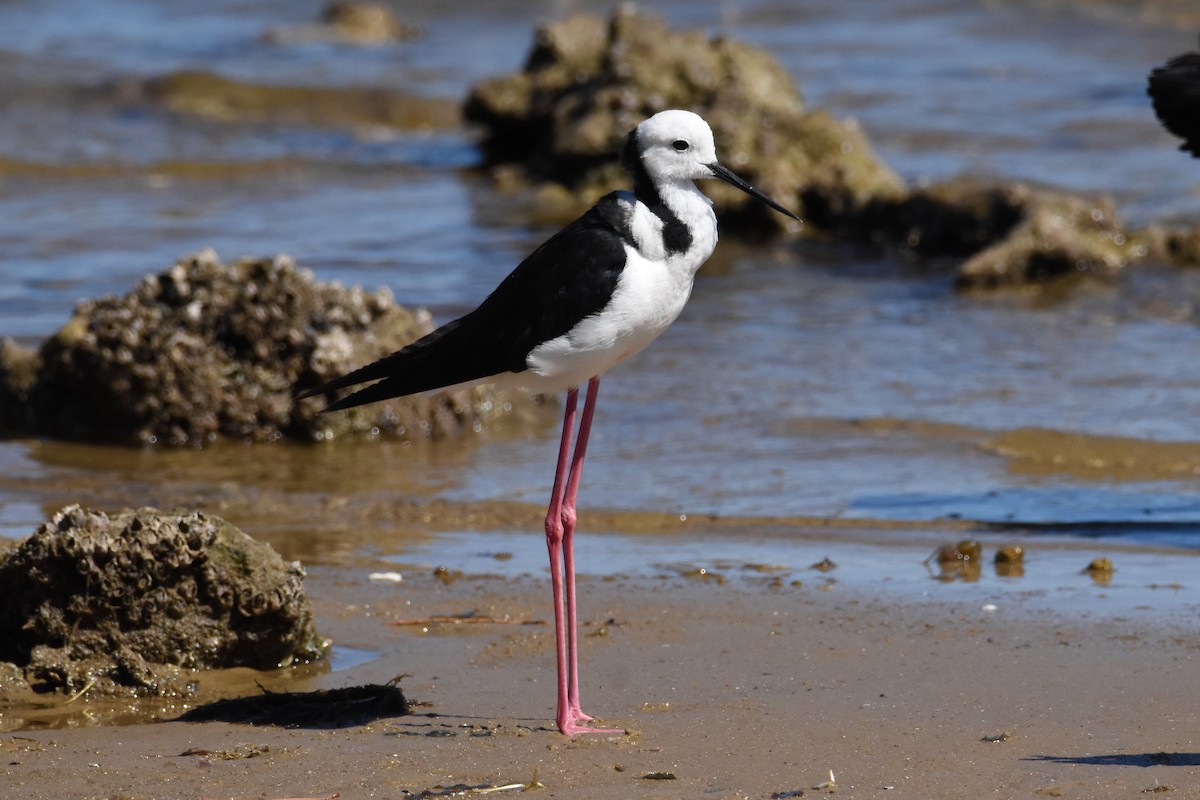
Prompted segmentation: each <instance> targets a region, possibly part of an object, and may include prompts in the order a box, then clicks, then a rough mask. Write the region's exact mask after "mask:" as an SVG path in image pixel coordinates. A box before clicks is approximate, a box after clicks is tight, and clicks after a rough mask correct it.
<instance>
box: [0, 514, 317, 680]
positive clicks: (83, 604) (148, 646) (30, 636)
mask: <svg viewBox="0 0 1200 800" xmlns="http://www.w3.org/2000/svg"><path fill="white" fill-rule="evenodd" d="M303 577H304V570H303V569H302V568H301V567H300V565H299V564H298V563H292V564H288V563H285V562H284V561H283V560H282V559H281V558H280V557H279V556H278V554H276V553H275V551H274V550H272V549H271V548H270V547H269V546H268V545H265V544H262V543H260V542H257V541H255V540H254V539H251V538H250V537H249V536H247V535H246V534H244V533H242V532H241V531H240V530H238V529H237V528H235V527H233V526H232V525H230V524H229V523H227V522H225V521H224V520H221V519H219V518H217V517H211V516H207V515H204V514H200V513H196V512H181V513H174V514H168V513H162V512H159V511H156V510H154V509H140V510H136V511H134V510H126V511H122V512H120V513H118V514H113V515H111V516H110V515H108V514H104V513H102V512H99V511H90V510H86V509H83V508H80V507H79V506H71V507H68V508H65V509H63V510H62V511H60V512H58V513H57V514H55V515H54V516H53V517H52V518H51V519H50V520H49V521H48V522H46V523H45V524H43V525H42V526H41V527H39V528H38V529H37V531H36V532H34V534H33V535H32V536H31V537H30V538H29V539H27V540H25V541H24V542H22V543H21V544H20V545H19V546H18V547H17V548H16V549H14V550H12V551H10V552H8V553H6V554H5V556H4V558H3V560H2V561H0V586H3V587H4V591H3V592H2V593H0V661H6V662H9V663H12V664H15V665H16V666H17V667H18V668H19V669H20V670H22V672H23V675H24V677H25V679H26V680H28V681H29V682H30V683H31V684H33V685H35V686H38V687H40V688H42V689H44V690H58V691H64V692H76V691H79V690H81V689H83V688H85V687H86V688H88V690H89V691H95V692H98V693H108V694H112V693H135V694H146V693H149V694H186V693H188V692H189V691H191V689H190V688H189V687H190V684H191V682H192V681H194V676H193V675H192V674H191V673H192V671H194V670H199V669H207V668H214V667H233V666H246V667H253V668H257V669H275V668H278V667H281V666H286V665H288V664H291V663H294V662H297V661H301V662H302V661H311V660H314V659H318V658H321V657H322V656H323V654H324V651H325V649H326V647H327V644H326V643H325V642H324V641H323V640H321V639H320V638H319V637H318V636H317V634H316V630H315V628H314V626H313V612H312V608H311V606H310V604H309V602H308V598H307V597H306V595H305V594H304V589H303V585H302V578H303Z"/></svg>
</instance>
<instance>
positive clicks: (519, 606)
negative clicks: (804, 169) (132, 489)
mask: <svg viewBox="0 0 1200 800" xmlns="http://www.w3.org/2000/svg"><path fill="white" fill-rule="evenodd" d="M367 574H368V573H367V572H366V571H365V570H364V569H363V568H360V567H359V566H355V567H339V568H332V567H331V568H320V569H316V570H314V571H313V572H312V573H311V574H310V577H309V579H308V585H309V591H310V593H311V595H312V597H313V599H314V602H315V604H316V606H317V610H318V613H319V617H320V623H321V629H322V631H323V632H324V633H325V634H326V635H328V636H330V637H331V638H333V640H334V641H335V646H337V647H341V648H346V649H349V650H350V651H352V652H353V651H355V650H365V651H371V652H373V653H375V654H376V657H374V658H372V659H370V660H368V661H365V662H364V663H361V664H359V665H358V666H354V667H351V668H349V669H344V670H340V671H337V672H334V673H332V674H327V675H325V676H324V677H322V678H320V679H318V680H316V681H313V682H311V685H310V686H306V685H301V686H296V687H291V688H312V686H317V685H319V686H321V687H324V688H331V687H335V686H350V685H358V684H363V683H384V682H386V681H388V680H390V679H392V678H394V677H396V676H397V675H400V674H407V675H408V677H406V678H404V680H403V682H402V686H403V688H404V691H405V692H406V694H407V696H408V697H409V699H410V701H412V702H413V704H414V708H413V709H412V713H411V714H410V715H409V716H405V717H392V718H384V719H379V720H376V721H374V722H371V723H370V724H365V725H358V726H354V727H348V728H340V729H321V728H277V727H272V726H249V725H236V724H227V723H219V722H208V723H184V722H165V723H157V724H147V725H136V726H124V727H104V726H100V727H84V728H78V729H74V730H70V729H65V730H42V731H25V732H21V733H17V734H5V735H3V736H2V737H0V752H2V753H3V763H4V766H3V768H2V769H3V781H2V785H3V786H4V787H5V788H4V791H3V795H4V796H5V797H13V798H17V797H22V798H56V799H57V798H67V797H73V798H122V800H141V799H142V798H147V799H149V798H155V800H160V799H162V798H238V799H239V800H240V799H243V798H244V799H246V800H249V799H250V798H326V797H335V796H336V797H340V798H369V797H374V798H402V797H413V796H418V797H441V796H470V793H467V792H466V790H467V789H469V788H474V789H482V788H486V787H499V786H511V785H513V784H530V783H531V782H532V781H533V780H534V777H535V775H536V778H537V780H538V781H539V782H540V783H541V784H542V785H543V786H544V789H539V790H538V795H539V796H543V797H571V798H607V797H613V798H618V797H646V798H657V797H663V798H668V797H670V798H678V797H702V796H712V797H729V798H732V797H800V796H805V797H814V796H821V795H824V794H826V793H830V792H835V793H836V794H837V795H838V796H841V797H853V798H876V797H879V798H883V797H887V798H893V797H895V798H903V797H909V798H979V797H1069V798H1130V797H1137V796H1140V795H1141V794H1142V793H1152V792H1153V793H1158V792H1161V793H1168V792H1169V793H1170V796H1172V797H1197V796H1200V740H1198V739H1197V736H1198V735H1200V734H1198V732H1200V706H1197V704H1196V703H1195V702H1194V701H1195V698H1196V697H1197V696H1200V670H1197V660H1198V658H1200V656H1198V654H1200V638H1198V637H1197V635H1196V632H1195V628H1194V626H1190V627H1189V626H1188V625H1186V624H1184V625H1180V624H1178V622H1177V621H1172V620H1171V619H1169V618H1164V619H1163V620H1162V621H1160V622H1159V623H1158V624H1146V621H1145V619H1144V617H1145V616H1146V614H1144V613H1143V614H1134V615H1131V616H1127V617H1122V616H1116V617H1103V618H1089V617H1087V616H1086V615H1085V616H1079V615H1068V614H1064V613H1061V612H1056V611H1045V610H1043V611H1038V610H1036V609H1030V608H1020V607H1016V608H1011V609H1005V608H1001V609H997V610H989V609H987V608H983V607H981V606H980V605H979V603H978V602H977V601H976V600H970V601H961V602H960V601H954V602H947V601H945V600H938V599H929V600H924V601H922V600H920V599H912V598H910V599H909V600H908V601H907V602H896V599H895V598H894V597H890V596H888V594H887V593H885V592H879V591H869V590H861V589H850V588H845V587H844V586H843V585H842V584H840V583H837V582H833V581H830V580H828V579H827V578H825V577H823V576H821V575H819V574H818V573H815V572H813V573H809V574H808V575H805V576H803V577H804V579H803V580H800V581H793V580H792V579H791V578H790V577H789V578H787V579H786V580H777V579H776V577H777V576H772V575H771V574H770V572H769V571H768V570H764V569H762V568H761V567H757V568H747V569H745V570H742V571H740V573H739V574H736V575H733V576H731V577H730V578H729V579H728V580H724V581H721V580H716V579H710V580H705V579H703V578H700V577H696V576H693V577H690V578H689V577H679V576H674V577H639V578H624V577H608V578H600V577H587V578H584V579H583V580H581V587H580V591H581V596H582V598H583V600H582V603H583V610H582V612H583V620H582V621H581V624H582V626H583V630H584V631H585V637H584V639H583V644H582V665H583V666H582V669H583V689H584V694H583V699H584V704H585V708H587V709H588V710H589V711H590V712H591V713H593V714H594V715H596V716H597V717H598V718H599V719H601V720H602V721H603V722H604V723H605V724H609V725H612V726H617V727H624V728H625V729H626V730H627V733H626V734H625V735H620V736H594V737H580V738H577V739H575V740H569V739H566V738H564V737H562V736H561V735H559V734H558V733H557V732H555V731H554V730H553V727H552V722H551V720H550V717H551V715H552V713H553V707H552V705H553V703H552V699H553V689H554V667H553V630H552V628H551V627H550V626H549V625H547V624H545V620H546V618H547V612H548V610H549V608H548V602H547V599H546V598H545V597H544V596H543V595H544V590H545V587H544V586H543V585H542V581H541V580H540V579H539V578H537V577H536V576H530V577H516V578H508V577H500V576H495V575H492V576H489V575H483V574H480V575H467V576H462V577H459V578H457V579H452V580H446V579H445V576H444V575H443V576H442V577H441V578H439V577H436V576H434V575H433V573H432V572H430V571H427V572H425V573H406V575H405V578H404V580H403V582H401V583H399V584H390V583H383V582H379V581H371V580H368V579H367V577H366V576H367ZM1145 610H1146V609H1143V611H1145ZM464 615H466V616H475V617H486V618H490V619H492V620H495V621H494V622H458V623H454V622H433V621H431V620H434V619H437V618H444V617H456V616H457V617H462V616H464ZM831 773H832V775H833V782H832V784H831V783H830V780H831ZM519 792H520V788H519V787H515V788H510V789H507V790H504V791H503V792H498V793H499V794H501V795H502V796H509V794H510V793H519ZM459 793H462V794H459Z"/></svg>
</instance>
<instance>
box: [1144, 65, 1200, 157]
mask: <svg viewBox="0 0 1200 800" xmlns="http://www.w3.org/2000/svg"><path fill="white" fill-rule="evenodd" d="M1146 93H1147V94H1149V95H1150V98H1151V99H1152V100H1153V101H1154V113H1155V114H1157V115H1158V119H1159V121H1160V122H1162V124H1163V127H1164V128H1166V129H1167V130H1169V131H1170V132H1171V133H1173V134H1175V135H1176V136H1178V137H1179V138H1181V139H1183V144H1182V145H1180V146H1179V149H1180V150H1185V151H1187V152H1189V153H1191V154H1192V155H1193V156H1194V157H1196V158H1200V53H1185V54H1184V55H1181V56H1176V57H1175V58H1172V59H1171V60H1170V61H1168V62H1167V65H1166V66H1165V67H1159V68H1157V69H1155V70H1154V71H1153V72H1151V73H1150V85H1149V87H1148V88H1147V89H1146Z"/></svg>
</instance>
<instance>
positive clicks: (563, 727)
mask: <svg viewBox="0 0 1200 800" xmlns="http://www.w3.org/2000/svg"><path fill="white" fill-rule="evenodd" d="M592 719H593V718H592V717H590V716H588V715H587V714H585V713H583V712H582V711H580V710H579V709H572V710H571V711H570V712H569V713H568V714H567V715H565V718H562V719H559V720H558V729H559V730H560V731H562V733H563V735H564V736H572V737H574V736H578V735H579V734H581V733H622V734H623V733H625V729H624V728H589V727H588V726H587V725H586V724H584V723H588V722H591V721H592Z"/></svg>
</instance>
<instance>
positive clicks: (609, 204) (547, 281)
mask: <svg viewBox="0 0 1200 800" xmlns="http://www.w3.org/2000/svg"><path fill="white" fill-rule="evenodd" d="M627 241H630V233H629V230H628V220H627V219H626V213H625V211H623V207H622V204H621V203H620V201H619V200H618V195H617V193H615V192H614V193H613V194H610V195H608V196H606V197H604V198H602V199H601V200H600V202H598V203H597V204H596V205H595V206H593V207H592V208H591V209H590V210H589V211H588V212H587V213H585V214H584V215H583V216H582V217H580V218H579V219H577V220H575V221H574V222H572V223H571V224H570V225H568V226H567V227H565V228H563V229H562V230H561V231H559V232H558V233H556V234H555V235H554V236H552V237H551V238H550V239H548V240H546V242H545V243H543V244H542V245H541V246H540V247H538V248H537V249H536V250H534V251H533V252H532V253H531V254H530V255H529V256H528V257H527V258H526V259H525V260H524V261H522V262H521V263H520V265H518V266H517V268H516V269H515V270H513V271H512V273H510V274H509V276H508V277H507V278H505V279H504V280H503V281H502V282H501V283H500V285H499V286H498V287H496V290H495V291H493V292H492V293H491V294H490V295H489V296H488V297H487V299H486V300H484V301H483V302H482V303H481V304H480V305H479V307H478V308H476V309H475V310H474V311H472V312H470V313H469V314H466V315H464V316H462V317H459V318H458V319H456V320H454V321H452V322H449V323H447V324H445V325H443V326H442V327H440V328H438V329H437V330H435V331H433V332H432V333H430V334H428V335H426V336H425V337H423V338H421V339H418V340H417V341H416V342H413V343H412V344H410V345H408V346H407V347H405V348H403V349H401V350H398V351H396V352H395V353H392V354H391V355H389V356H385V357H384V358H381V359H379V360H378V361H375V362H374V363H371V364H368V365H367V366H365V367H363V368H361V369H358V370H355V371H354V372H351V373H349V374H347V375H343V376H342V377H340V378H335V379H334V380H332V381H329V382H327V383H324V384H322V385H320V386H316V387H313V388H311V389H307V390H305V391H303V392H301V393H300V394H299V395H298V397H299V398H304V397H312V396H314V395H318V394H326V395H328V394H331V393H332V392H335V391H337V390H338V389H344V388H346V387H349V386H354V385H357V384H360V383H365V382H367V381H373V380H378V381H379V382H378V383H376V384H374V385H372V386H369V387H367V388H365V389H362V390H360V391H358V392H355V393H353V394H351V395H349V396H347V397H344V398H342V399H341V400H339V401H337V402H334V403H332V404H331V405H330V406H329V407H327V408H326V409H325V411H326V412H329V411H337V410H340V409H344V408H352V407H354V406H359V405H363V404H365V403H373V402H376V401H378V400H386V399H389V398H393V397H402V396H404V395H410V394H416V393H418V392H424V391H429V390H431V389H439V388H442V387H444V386H454V385H456V384H460V383H466V382H469V381H474V380H480V379H485V378H489V377H492V376H496V375H500V374H503V373H506V372H513V373H519V372H523V371H525V370H527V369H528V368H529V365H528V363H527V361H526V359H527V358H528V356H529V353H530V351H532V350H533V349H534V348H535V347H537V346H538V345H540V344H542V343H543V342H547V341H550V340H551V339H555V338H557V337H559V336H562V335H563V334H565V333H566V332H567V331H569V330H571V328H573V327H574V326H575V325H577V324H578V323H579V322H580V321H581V320H583V319H585V318H586V317H589V316H591V315H593V314H596V313H598V312H599V311H601V310H602V309H603V308H604V307H605V306H606V305H607V304H608V302H609V300H610V299H611V298H612V295H613V292H614V291H615V290H616V287H617V281H618V280H619V278H620V275H621V271H622V269H624V266H625V249H624V243H625V242H627Z"/></svg>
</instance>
